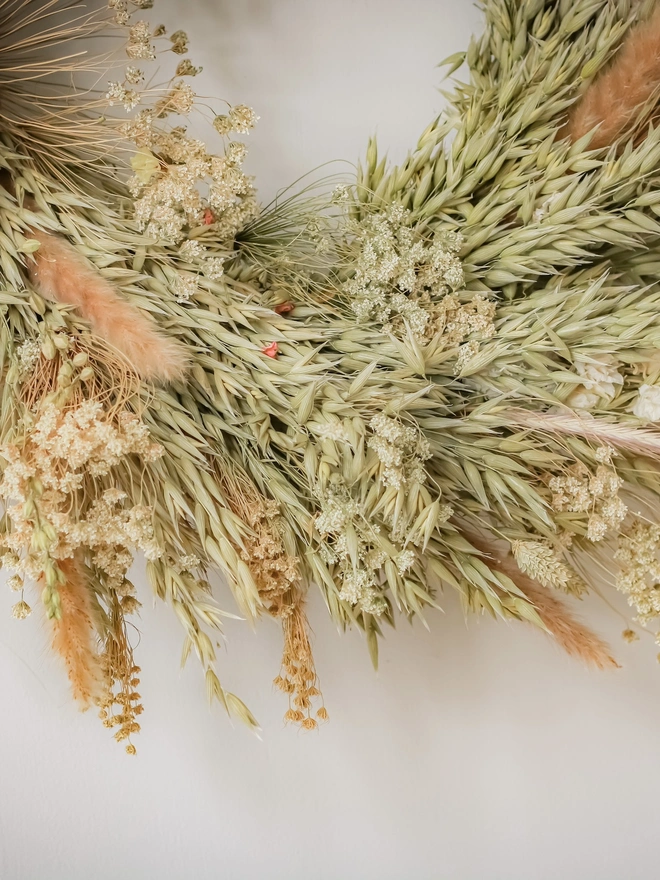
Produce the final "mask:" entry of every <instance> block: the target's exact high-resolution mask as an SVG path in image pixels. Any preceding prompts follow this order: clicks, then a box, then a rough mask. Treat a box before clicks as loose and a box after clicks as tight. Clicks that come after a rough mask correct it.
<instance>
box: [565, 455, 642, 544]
mask: <svg viewBox="0 0 660 880" xmlns="http://www.w3.org/2000/svg"><path fill="white" fill-rule="evenodd" d="M604 449H605V454H604V455H603V456H601V457H603V458H604V459H605V461H608V460H609V456H611V451H610V450H609V448H608V447H605V448H604ZM622 485H623V480H622V479H621V478H620V477H619V476H618V475H617V473H616V471H615V470H614V469H613V468H612V467H608V466H607V465H606V464H600V465H598V467H597V468H596V472H595V473H593V474H592V473H591V472H590V471H589V469H588V468H587V466H586V465H585V464H583V463H582V462H576V463H575V464H574V465H572V466H571V467H570V468H568V472H567V473H566V474H565V475H562V476H556V477H552V478H551V479H550V481H549V486H550V489H551V490H552V492H553V496H552V506H553V508H554V509H555V510H556V511H558V512H561V511H570V512H573V513H589V514H590V515H589V519H588V522H587V538H588V539H589V540H590V541H600V540H602V539H603V538H604V537H605V535H606V533H607V531H608V530H609V529H613V530H616V529H618V527H619V526H620V525H621V523H622V522H623V520H624V519H625V516H626V513H627V512H628V508H627V507H626V505H625V504H624V503H623V501H622V500H621V499H620V498H619V489H620V488H621V486H622Z"/></svg>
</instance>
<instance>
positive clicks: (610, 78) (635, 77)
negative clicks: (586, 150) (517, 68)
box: [562, 7, 660, 149]
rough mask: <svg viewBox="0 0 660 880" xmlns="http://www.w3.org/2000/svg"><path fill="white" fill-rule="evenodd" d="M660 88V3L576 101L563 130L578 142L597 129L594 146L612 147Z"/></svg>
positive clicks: (633, 31) (654, 99)
mask: <svg viewBox="0 0 660 880" xmlns="http://www.w3.org/2000/svg"><path fill="white" fill-rule="evenodd" d="M659 89H660V7H658V8H657V9H656V10H655V12H654V13H653V15H652V16H651V18H650V19H649V20H648V21H643V22H641V23H640V24H638V25H637V26H636V27H635V28H634V29H633V30H632V31H631V32H630V33H629V34H628V36H627V37H626V38H625V40H624V42H623V44H622V46H621V48H620V49H619V51H618V53H617V55H616V57H615V58H614V61H613V62H612V64H611V65H610V66H609V67H608V68H607V70H605V71H604V72H602V73H600V74H599V75H598V76H597V77H596V79H595V80H594V81H593V82H592V83H591V84H590V85H589V87H588V88H587V90H586V92H585V93H584V95H583V96H582V97H581V98H580V100H579V101H578V102H577V104H575V105H574V107H573V109H572V110H571V113H570V115H569V118H568V122H567V123H566V125H565V127H564V129H563V132H562V133H563V134H564V135H567V136H568V137H570V139H571V140H572V141H574V142H575V141H577V140H579V139H580V138H581V137H583V136H584V135H585V134H588V133H589V132H590V131H593V130H594V129H597V131H596V132H595V134H594V136H593V138H592V140H591V142H590V148H591V149H598V148H600V147H608V146H610V145H611V144H613V143H614V142H615V141H616V140H617V139H618V138H619V137H620V136H621V135H622V134H624V133H625V132H626V131H628V130H630V129H632V128H633V127H634V125H635V123H636V122H637V121H638V115H639V112H640V110H641V109H642V108H644V107H645V106H646V107H649V105H650V104H651V102H652V101H653V102H655V101H657V98H658V90H659ZM649 109H650V107H649Z"/></svg>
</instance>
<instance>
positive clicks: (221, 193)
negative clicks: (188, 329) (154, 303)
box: [106, 0, 258, 302]
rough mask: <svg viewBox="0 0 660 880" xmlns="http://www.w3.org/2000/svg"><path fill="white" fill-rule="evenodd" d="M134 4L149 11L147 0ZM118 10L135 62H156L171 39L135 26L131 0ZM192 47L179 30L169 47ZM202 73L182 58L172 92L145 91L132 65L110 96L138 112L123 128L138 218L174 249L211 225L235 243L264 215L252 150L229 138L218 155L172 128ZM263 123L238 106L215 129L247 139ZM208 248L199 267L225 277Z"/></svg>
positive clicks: (182, 285) (117, 4)
mask: <svg viewBox="0 0 660 880" xmlns="http://www.w3.org/2000/svg"><path fill="white" fill-rule="evenodd" d="M132 5H133V6H135V7H137V8H141V9H144V8H148V6H147V5H146V3H145V2H144V0H142V2H132ZM149 5H151V4H149ZM111 8H114V10H115V21H116V22H117V23H118V24H120V25H123V26H126V27H127V28H128V38H127V48H126V52H127V55H128V57H129V58H130V59H131V60H139V61H145V62H150V61H153V60H154V59H155V58H156V54H157V52H156V48H157V45H159V44H158V40H159V39H160V38H162V37H165V36H166V31H165V28H164V27H162V26H159V27H156V28H152V26H151V25H150V24H149V22H147V21H138V22H135V23H132V22H131V11H130V9H129V2H128V0H111ZM188 42H189V41H188V36H187V34H186V33H185V32H184V31H181V30H179V31H175V32H174V33H172V34H171V35H170V37H169V46H168V47H167V48H168V49H169V51H171V52H173V53H175V54H176V55H184V54H185V53H186V52H187V51H188ZM200 70H201V68H198V67H195V65H193V64H192V63H191V62H190V61H189V60H188V59H182V60H181V61H180V62H179V63H178V65H177V67H176V74H175V77H174V78H173V79H172V81H171V82H170V84H169V85H168V86H167V88H166V89H164V90H157V89H150V88H145V89H142V90H141V91H138V89H137V87H138V86H139V85H140V84H141V83H143V82H144V79H145V72H144V71H143V70H142V69H140V68H138V67H135V66H134V65H132V64H130V65H128V66H127V67H126V70H125V72H124V79H123V81H121V82H119V81H116V82H111V83H109V86H108V91H107V95H106V100H107V101H108V103H109V104H110V105H111V106H115V105H120V106H122V107H123V108H124V110H125V111H126V112H127V113H132V111H134V110H135V109H136V108H138V112H136V113H135V114H134V115H132V116H131V118H129V119H128V120H126V121H125V122H124V123H122V124H121V126H120V129H119V130H120V133H121V135H122V136H123V137H124V138H125V139H126V140H128V141H130V142H131V143H132V144H134V146H135V148H136V152H135V154H134V156H133V158H132V160H131V164H132V166H133V171H134V176H133V177H132V178H131V180H130V181H129V188H130V191H131V194H132V196H133V198H134V200H135V207H134V211H135V219H136V221H137V224H138V228H139V229H140V230H141V231H143V232H146V234H147V235H149V236H150V237H152V238H154V239H160V240H163V241H166V242H168V243H170V244H181V243H182V242H184V241H186V239H188V236H189V232H190V231H191V230H192V229H194V228H197V227H200V226H203V225H211V224H213V226H214V232H215V233H216V235H217V237H219V238H220V239H222V240H223V241H227V242H230V241H231V240H232V239H233V238H234V236H235V235H236V233H237V232H238V231H239V230H240V229H242V228H243V227H244V226H245V224H246V223H247V222H249V220H251V219H252V218H253V217H254V216H255V215H256V213H257V201H256V197H255V192H254V187H253V184H252V178H250V177H248V176H247V175H246V174H245V173H244V172H243V170H242V165H243V161H244V159H245V155H246V148H245V145H244V144H242V143H239V142H236V141H231V140H228V141H226V142H225V149H224V155H213V154H212V153H209V152H208V150H207V148H206V145H205V144H204V143H203V142H202V141H200V140H198V139H196V138H193V137H190V136H189V135H188V134H187V131H186V128H185V127H184V126H183V125H180V124H172V125H169V124H168V123H167V122H166V121H165V120H167V118H168V117H187V116H188V115H189V114H190V113H191V112H192V111H193V109H194V108H195V106H196V94H195V91H194V89H193V88H192V86H191V85H190V84H189V83H188V82H187V81H186V80H185V79H184V77H190V76H195V75H196V74H198V73H199V72H200ZM257 118H258V117H257V116H256V114H255V112H254V110H252V109H251V108H250V107H247V106H245V105H243V104H237V105H235V106H230V107H229V110H228V112H227V113H224V114H219V115H217V116H216V117H215V120H214V127H215V129H216V131H217V132H218V133H219V134H220V135H221V136H222V137H223V138H229V137H230V136H231V135H232V134H247V133H248V132H249V131H250V130H251V129H252V128H253V127H254V125H255V124H256V122H257ZM201 247H202V246H201V245H200V248H201ZM202 250H203V253H201V254H199V253H198V254H196V255H195V260H196V263H197V265H198V266H199V265H200V263H201V267H202V271H203V273H204V274H205V275H207V277H209V278H211V279H217V278H219V277H221V275H222V259H221V258H218V257H217V255H212V254H209V255H208V259H207V260H204V253H205V252H206V249H205V248H203V249H202ZM182 256H184V255H183V254H182ZM193 293H194V290H193V287H192V282H190V281H188V282H186V281H185V280H182V281H180V282H179V284H178V288H177V290H176V296H177V299H179V301H181V302H185V301H187V300H189V299H190V298H191V297H192V295H193Z"/></svg>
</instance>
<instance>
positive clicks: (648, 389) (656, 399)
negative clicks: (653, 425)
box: [632, 385, 660, 422]
mask: <svg viewBox="0 0 660 880" xmlns="http://www.w3.org/2000/svg"><path fill="white" fill-rule="evenodd" d="M632 412H633V415H636V416H637V418H638V419H643V420H644V421H645V422H660V385H642V386H641V387H640V389H639V394H638V395H637V399H636V400H635V403H634V404H633V408H632Z"/></svg>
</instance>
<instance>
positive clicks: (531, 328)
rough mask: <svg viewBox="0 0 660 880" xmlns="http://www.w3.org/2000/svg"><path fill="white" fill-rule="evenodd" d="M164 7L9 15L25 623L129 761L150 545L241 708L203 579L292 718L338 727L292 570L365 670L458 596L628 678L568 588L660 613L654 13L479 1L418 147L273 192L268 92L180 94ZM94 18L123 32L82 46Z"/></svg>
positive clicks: (12, 449)
mask: <svg viewBox="0 0 660 880" xmlns="http://www.w3.org/2000/svg"><path fill="white" fill-rule="evenodd" d="M151 6H152V2H151V0H110V2H109V4H108V6H107V7H105V6H103V5H101V4H100V3H96V2H92V3H91V7H92V8H91V9H88V10H87V11H85V12H81V11H80V9H79V8H78V7H77V6H76V7H71V5H70V4H69V3H68V2H66V0H49V2H48V3H47V4H44V3H41V2H39V0H22V2H21V3H18V4H16V3H11V4H4V5H3V6H2V8H0V166H1V167H2V177H1V178H0V184H1V185H0V314H1V316H2V320H1V321H0V370H1V371H2V388H1V390H0V394H1V402H0V456H1V457H0V465H1V472H2V479H1V482H0V500H1V501H2V506H3V515H2V519H1V521H0V522H1V529H0V561H1V563H2V566H3V568H4V569H5V571H6V572H7V575H8V577H7V583H8V585H9V587H10V589H11V590H14V591H16V593H17V596H16V598H15V600H14V604H13V615H14V617H16V618H18V619H23V618H26V617H27V616H28V615H29V614H30V612H31V606H32V605H34V606H38V607H42V608H43V611H44V613H45V616H46V618H47V619H48V621H49V627H50V629H51V631H52V644H53V648H54V649H55V651H56V652H57V653H58V654H59V655H60V656H61V658H62V661H63V664H64V666H65V667H66V670H67V673H68V676H69V679H70V682H71V688H72V691H73V695H74V696H75V698H76V699H77V700H79V701H80V703H81V705H82V706H83V707H89V706H96V707H97V708H98V710H99V713H100V716H101V718H102V720H103V724H104V725H105V726H106V727H109V728H112V729H113V732H114V736H115V739H117V740H118V741H122V742H124V744H125V746H126V748H127V751H128V752H129V753H134V752H135V746H134V744H133V742H132V736H133V735H134V734H135V733H137V732H138V731H139V721H138V717H139V715H140V713H141V711H142V698H141V696H140V694H139V691H138V688H139V673H140V669H139V666H138V663H137V656H136V652H135V651H134V644H133V642H132V640H131V632H132V630H133V628H134V624H133V623H132V622H131V618H133V619H135V618H134V615H136V614H137V613H138V612H139V608H140V600H139V597H138V595H137V591H136V589H135V587H134V585H133V583H132V582H131V580H130V579H129V576H128V573H129V569H130V568H131V566H132V564H133V561H134V559H135V557H136V554H143V555H144V557H146V571H147V576H148V580H149V582H150V584H151V586H152V587H153V590H154V593H155V594H156V595H157V596H158V597H159V598H160V599H162V600H163V601H165V602H167V603H168V604H169V605H170V606H171V608H172V610H173V611H174V613H175V614H176V616H177V617H178V618H179V620H180V622H181V624H182V626H183V630H184V647H183V659H184V661H185V660H186V659H187V658H188V656H189V654H190V653H191V652H193V651H194V653H195V654H196V655H197V658H198V660H199V662H200V665H201V668H202V671H203V674H204V676H205V681H206V687H207V691H208V696H209V698H210V699H213V700H218V701H220V702H221V703H222V704H223V706H224V707H225V708H226V709H227V711H228V712H229V713H231V714H233V715H235V716H237V717H239V718H240V719H242V720H243V721H245V722H246V724H248V725H249V726H251V727H256V726H257V722H256V720H255V719H254V717H253V716H252V714H251V712H250V711H249V709H248V708H247V707H246V705H245V704H244V703H243V702H242V701H241V700H240V699H239V698H238V697H237V696H236V695H234V694H233V693H231V692H230V691H229V690H227V689H225V687H224V685H223V684H221V681H220V678H219V677H218V673H217V669H216V650H215V648H216V644H215V642H216V640H217V631H218V630H220V628H221V624H222V620H223V616H224V615H226V614H227V613H229V612H225V611H223V610H222V608H221V605H220V604H216V599H214V594H213V589H212V587H211V580H212V579H213V577H214V576H215V575H217V574H220V575H221V576H222V579H223V581H224V584H225V585H226V586H228V587H229V589H230V590H231V593H232V595H233V598H234V600H235V604H236V606H237V608H238V611H239V612H240V615H241V616H242V617H245V618H247V619H249V620H254V619H256V618H258V617H259V616H260V615H264V614H267V615H271V616H273V617H275V618H277V619H278V620H279V621H280V622H281V626H282V633H283V652H282V659H281V668H280V671H279V674H277V677H276V678H275V685H276V686H277V687H278V688H279V689H280V690H281V691H282V692H283V693H284V694H285V695H286V696H285V700H286V701H288V707H287V709H286V714H285V719H286V720H287V721H291V722H294V723H296V724H299V725H301V726H302V727H303V728H305V729H314V728H316V727H317V724H318V722H319V720H321V721H322V720H325V719H327V717H328V713H327V711H326V709H325V707H324V705H323V701H322V697H321V692H320V684H319V679H318V676H317V672H316V669H315V665H314V660H313V655H312V647H311V642H310V635H309V628H308V622H307V618H306V614H305V598H306V595H307V592H308V590H309V589H311V588H314V589H318V590H320V591H321V593H322V595H323V599H324V601H325V605H326V607H327V610H328V613H329V614H330V616H331V617H332V619H333V620H334V621H335V622H336V624H337V625H338V626H339V627H341V628H345V627H351V626H356V627H359V628H360V629H361V630H363V632H364V634H365V638H366V643H367V646H368V649H369V652H370V654H371V657H372V659H373V662H374V664H376V663H377V659H378V640H379V638H380V637H381V635H382V633H383V631H384V629H385V628H386V626H387V625H388V624H392V623H393V622H394V618H395V615H399V614H402V615H405V616H407V617H409V618H412V617H414V616H419V617H422V616H423V615H425V614H426V613H427V611H428V610H429V609H433V608H435V607H437V606H438V603H439V601H440V599H441V596H442V592H443V591H448V590H454V591H455V592H456V593H457V594H458V597H459V598H460V601H461V603H462V605H463V606H464V608H465V611H466V612H468V611H470V612H474V613H477V614H483V613H488V614H491V615H493V616H495V617H499V618H503V619H508V618H516V619H518V620H521V621H525V622H528V623H531V624H533V625H536V626H537V627H539V628H540V629H541V630H544V631H546V632H547V633H549V634H550V635H551V636H552V637H554V638H555V639H556V640H557V641H558V643H559V644H560V645H561V646H562V647H563V648H565V649H566V651H568V653H570V654H572V655H575V656H576V657H578V658H581V659H582V660H583V661H585V662H587V663H590V664H592V665H595V666H597V667H601V668H604V667H611V666H615V665H616V661H615V660H614V659H613V657H612V653H611V651H610V648H609V647H608V646H607V645H606V644H605V643H604V642H603V641H602V640H601V639H600V638H599V637H598V636H597V635H596V634H594V633H593V632H592V631H591V630H590V629H589V628H588V627H587V626H586V625H585V624H583V623H581V622H580V621H579V620H578V619H577V618H576V617H575V616H574V614H573V612H572V611H571V610H569V607H568V606H567V604H566V603H565V601H564V600H563V598H562V597H561V594H562V593H567V594H569V595H572V596H577V597H579V596H581V595H583V594H584V593H586V592H587V591H588V590H589V589H590V588H592V587H593V580H594V576H595V574H597V573H598V574H600V573H601V572H603V571H605V572H607V573H609V572H612V574H608V578H609V581H611V588H613V589H616V590H618V591H621V592H622V593H624V594H625V595H626V597H627V599H628V601H629V603H630V605H631V606H632V607H633V609H634V615H635V617H634V620H632V621H631V622H630V625H629V628H628V629H627V630H626V632H625V633H624V635H625V636H626V638H628V639H631V640H632V639H634V638H636V637H637V632H638V631H639V630H640V629H650V630H651V631H652V630H653V627H654V622H655V621H656V620H657V617H658V615H660V562H659V558H658V550H659V549H660V524H659V523H658V520H657V509H658V495H659V494H660V466H659V464H658V462H659V460H660V432H659V431H658V429H657V423H658V422H660V284H659V283H658V280H657V279H658V274H659V273H660V219H658V218H659V216H660V131H659V130H658V128H657V127H656V113H657V99H658V94H659V86H660V6H658V5H657V4H656V3H654V2H651V3H650V2H633V0H484V2H483V11H484V14H485V30H484V33H483V35H482V36H480V37H479V38H475V39H473V41H472V42H471V44H470V46H469V48H468V50H467V52H461V53H459V54H457V55H454V56H452V57H451V58H449V59H447V62H446V65H447V67H448V70H449V75H455V74H456V72H457V71H459V69H461V68H463V69H465V68H466V69H467V74H466V81H456V82H455V83H454V86H453V91H452V92H451V93H450V94H448V95H447V106H446V109H445V110H444V111H443V113H442V114H441V116H440V117H438V118H437V119H435V120H433V122H432V123H431V124H430V125H429V126H428V128H427V129H426V130H425V131H424V132H423V134H422V135H421V137H420V139H419V142H418V143H417V146H416V147H415V149H414V150H412V151H411V152H410V154H409V155H408V157H407V158H406V160H405V161H404V162H403V164H401V165H400V166H397V167H390V166H389V165H388V163H387V161H386V159H385V158H381V157H380V155H379V152H378V147H377V144H376V142H375V140H371V141H370V143H369V145H368V148H367V150H366V156H365V160H364V162H362V163H360V164H359V165H358V168H357V174H356V175H355V177H354V178H353V179H334V178H324V179H319V178H318V176H314V175H311V176H310V177H308V178H307V179H306V180H305V181H303V184H302V185H298V186H294V187H292V188H290V189H289V190H286V191H284V193H282V194H280V195H279V196H278V197H277V198H276V199H275V200H274V201H273V202H272V203H271V204H268V205H260V204H259V202H258V200H257V197H256V193H255V189H254V185H253V181H252V179H251V178H250V177H249V176H248V175H246V173H245V172H244V170H243V162H244V159H245V154H246V146H245V143H244V139H243V136H244V135H246V134H248V132H250V130H251V129H252V128H253V127H254V125H255V123H256V122H257V116H256V114H255V112H254V111H253V110H252V109H251V108H249V107H246V106H244V105H241V104H234V103H231V104H229V103H220V102H218V105H217V106H216V107H214V108H213V109H211V108H209V107H208V106H207V105H201V104H200V103H199V101H198V100H197V97H196V94H195V91H194V88H193V85H192V83H194V77H195V75H196V74H197V73H199V68H197V67H196V66H195V65H194V64H193V63H192V61H190V60H189V58H188V54H187V53H188V37H187V35H186V34H185V33H184V32H183V31H176V32H174V33H166V31H165V28H163V27H162V26H156V25H154V23H153V22H152V21H150V19H149V16H150V13H149V12H148V10H149V9H150V8H151ZM99 34H106V35H109V37H110V38H112V39H113V40H115V41H119V45H120V46H121V49H117V51H116V52H115V51H114V50H113V52H110V53H105V54H104V55H103V56H99V57H93V56H91V55H90V54H89V53H88V52H87V51H86V47H87V45H88V41H89V40H90V39H91V37H93V36H97V35H99ZM163 71H165V76H166V80H165V81H164V82H159V77H160V76H162V75H163V74H162V72H163ZM90 72H91V73H92V74H93V75H94V81H95V82H106V81H107V85H104V87H103V88H102V89H101V90H100V91H94V90H93V89H92V90H90V89H89V86H88V85H86V80H85V78H86V77H87V79H89V76H90ZM72 83H73V85H72ZM192 113H198V114H199V115H200V118H201V121H203V122H205V124H207V125H208V131H209V136H208V139H207V141H206V142H204V141H202V140H200V139H198V138H196V137H193V136H192V135H191V134H190V133H189V130H188V128H187V124H188V123H187V118H188V117H189V116H190V115H191V114H192ZM216 592H217V591H216ZM214 633H216V634H214ZM273 671H274V672H276V671H277V670H276V669H274V670H273ZM223 679H224V676H223Z"/></svg>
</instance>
